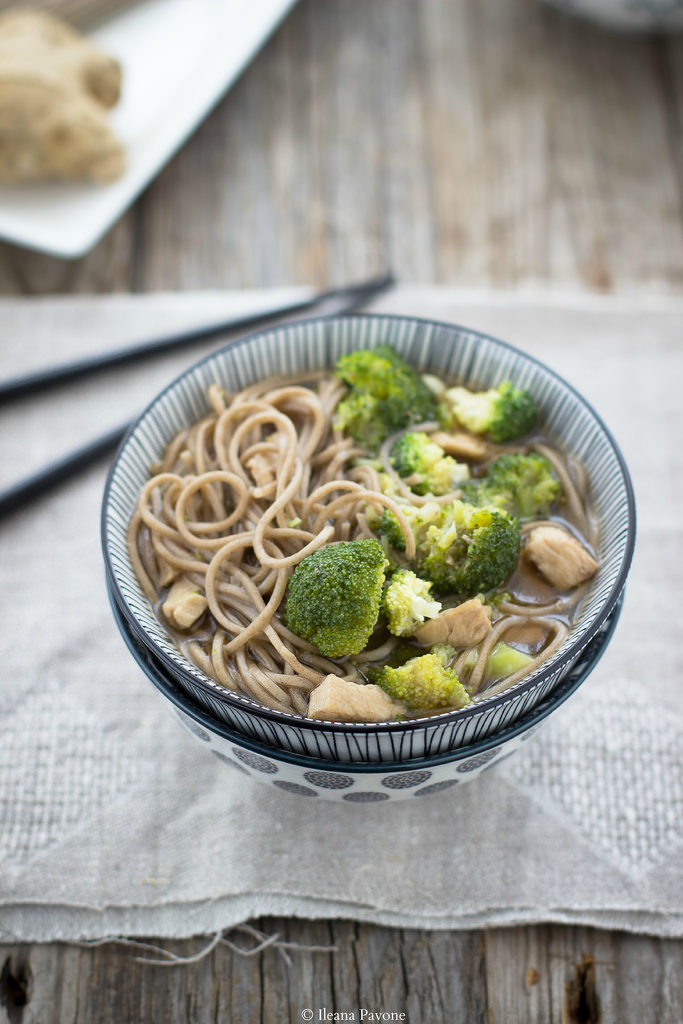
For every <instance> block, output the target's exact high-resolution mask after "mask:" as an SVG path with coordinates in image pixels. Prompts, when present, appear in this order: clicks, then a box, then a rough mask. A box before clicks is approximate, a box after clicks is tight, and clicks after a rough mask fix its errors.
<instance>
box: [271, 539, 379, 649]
mask: <svg viewBox="0 0 683 1024" xmlns="http://www.w3.org/2000/svg"><path fill="white" fill-rule="evenodd" d="M386 564H387V562H386V558H385V556H384V551H383V550H382V545H381V544H380V543H379V541H377V540H375V539H374V538H372V539H368V538H364V539H362V540H352V541H348V542H346V543H343V542H342V543H339V544H328V545H327V546H326V547H323V548H320V549H319V550H318V551H314V552H313V554H311V555H307V557H306V558H303V559H302V560H301V561H300V562H299V564H298V565H297V567H296V569H295V570H294V572H293V573H292V576H291V579H290V580H289V585H288V591H287V602H286V605H285V612H284V620H285V624H286V625H287V626H288V628H289V629H291V630H292V632H293V633H296V634H297V636H300V637H303V638H304V639H305V640H310V641H311V643H314V644H315V646H316V647H317V648H318V650H319V651H320V652H321V653H322V654H324V655H326V656H327V657H329V658H341V657H343V656H344V655H347V654H358V652H359V651H362V650H363V648H364V647H365V645H366V644H367V642H368V640H369V638H370V634H371V633H372V631H373V629H374V628H375V624H376V622H377V619H378V618H379V609H380V603H381V600H382V588H383V584H384V569H385V566H386Z"/></svg>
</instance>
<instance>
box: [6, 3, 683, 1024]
mask: <svg viewBox="0 0 683 1024" xmlns="http://www.w3.org/2000/svg"><path fill="white" fill-rule="evenodd" d="M387 264H390V265H391V266H392V267H393V268H394V269H395V271H396V272H397V274H398V275H399V277H400V278H401V279H402V280H404V281H423V282H436V283H444V284H453V285H456V284H457V285H467V286H474V287H480V286H481V287H488V286H494V287H501V286H502V287H506V288H517V287H526V286H530V285H533V286H540V287H542V288H543V287H548V288H560V289H580V290H584V291H593V292H595V291H598V292H624V293H627V294H633V293H634V292H636V293H643V292H664V293H668V294H681V292H682V291H683V37H666V36H662V37H656V38H655V37H652V38H647V37H620V36H615V35H609V34H607V33H604V32H601V31H598V30H595V29H593V28H591V27H590V26H588V25H586V24H584V23H582V22H580V21H575V20H572V19H571V18H569V17H566V16H564V15H562V14H560V13H557V12H555V11H552V10H550V9H548V8H545V7H544V6H543V5H541V4H537V3H534V2H530V0H485V2H484V0H480V2H474V0H424V2H421V3H416V2H414V0H393V2H392V3H389V2H388V0H300V3H299V4H298V5H297V7H296V8H295V9H294V10H293V11H292V13H291V15H290V16H289V17H288V18H287V20H286V21H285V23H284V24H283V25H282V27H281V28H280V29H279V30H278V31H277V33H276V34H275V35H274V37H273V38H272V39H271V40H270V42H269V43H268V44H267V46H266V47H265V49H264V50H263V51H262V52H261V54H260V55H259V56H258V57H257V58H256V60H255V61H254V62H253V64H252V65H251V66H250V68H249V69H248V70H247V71H246V73H245V74H244V75H243V77H242V78H241V79H240V81H239V82H238V83H237V84H236V85H235V87H234V88H233V89H232V90H231V92H230V93H229V94H228V95H227V96H226V97H225V98H224V99H223V100H222V101H221V102H220V103H219V104H218V105H217V107H216V109H215V110H214V111H213V112H212V113H211V115H210V116H209V117H208V118H207V120H206V121H205V123H204V124H203V125H202V126H201V127H200V128H199V130H198V131H197V132H196V134H195V135H194V137H193V138H192V139H191V140H190V141H189V142H188V143H187V145H186V146H185V147H184V148H183V149H182V151H181V152H180V153H179V154H178V155H177V156H176V157H175V158H174V159H172V160H171V162H170V163H169V165H168V166H167V167H166V168H165V169H164V170H163V172H162V173H161V174H160V175H159V177H158V178H157V180H156V181H154V182H153V183H152V184H151V185H150V187H149V188H148V189H147V191H146V192H145V194H144V195H143V196H142V197H141V198H140V199H139V201H138V202H137V203H136V204H135V206H134V207H133V208H132V209H131V210H129V211H128V212H127V213H126V214H125V215H124V216H123V217H122V218H121V220H120V221H119V222H118V223H117V224H116V225H115V226H114V227H113V228H112V230H111V231H110V232H109V233H108V234H107V236H106V237H105V238H104V239H103V240H102V242H101V243H100V244H99V245H98V246H97V247H96V248H95V249H94V250H93V251H92V252H91V253H90V254H89V255H88V256H86V257H85V258H83V259H80V260H76V261H73V262H69V261H61V260H57V259H53V258H51V257H48V256H43V255H38V254H35V253H31V252H28V251H25V250H21V249H19V248H16V247H13V246H10V245H7V244H0V294H5V295H9V294H23V295H38V294H45V293H64V294H75V293H93V292H95V293H107V292H115V291H150V290H172V289H189V288H220V287H231V288H232V287H242V286H258V287H261V286H270V285H280V284H294V283H304V282H305V283H311V284H314V285H317V286H324V285H328V284H333V283H340V282H343V281H345V280H348V279H358V278H361V277H364V276H366V275H370V274H372V273H374V272H376V271H378V270H381V269H383V268H384V267H385V266H386V265H387ZM577 884H578V881H577ZM255 925H256V926H257V927H258V928H259V929H260V930H261V931H262V933H263V934H264V935H265V936H272V935H275V934H278V935H279V936H280V939H281V941H282V942H285V943H293V944H295V945H298V946H300V947H308V946H311V945H317V946H334V947H335V950H334V951H333V952H332V951H323V952H321V951H318V952H316V951H311V950H307V949H305V948H300V949H297V948H294V947H293V946H286V947H282V946H280V947H277V946H269V947H268V948H266V949H264V950H263V951H262V952H259V953H256V954H255V955H252V956H247V955H244V954H243V953H237V952H235V951H234V950H232V949H231V948H229V947H228V946H227V945H225V944H221V945H219V946H217V947H216V948H215V949H214V950H213V951H212V952H211V953H210V954H208V955H206V956H205V957H204V958H202V959H200V960H199V961H198V962H196V963H193V964H186V965H182V966H163V967H161V966H151V965H149V964H143V963H139V962H138V961H137V960H136V956H137V955H150V954H149V953H144V954H143V953H142V952H140V951H137V952H136V951H135V950H133V949H131V947H128V946H125V945H117V944H109V945H102V946H97V947H93V948H82V947H78V946H73V945H66V944H59V943H56V944H49V945H42V946H41V945H35V946H30V947H29V946H22V945H15V946H12V945H9V944H8V945H5V946H1V947H0V1024H29V1022H31V1024H39V1022H40V1024H52V1022H62V1021H64V1022H67V1021H68V1022H70V1024H93V1022H96V1024H121V1022H129V1021H130V1022H137V1021H153V1022H154V1024H162V1022H166V1021H168V1022H176V1021H187V1022H188V1024H204V1022H209V1021H211V1022H227V1021H235V1022H251V1021H266V1022H270V1021H274V1022H280V1021H292V1022H294V1021H302V1020H304V1019H306V1018H305V1017H304V1016H303V1015H302V1012H303V1011H304V1010H307V1009H312V1010H313V1014H314V1016H313V1018H312V1019H313V1020H315V1021H318V1020H323V1019H334V1017H327V1018H326V1017H325V1016H324V1015H323V1016H321V1014H324V1013H325V1012H327V1013H332V1014H334V1013H336V1014H338V1015H341V1014H342V1013H346V1014H347V1017H346V1019H356V1020H359V1019H361V1017H360V1011H361V1010H362V1009H364V1010H365V1011H366V1012H373V1013H394V1014H396V1015H399V1014H404V1016H403V1017H400V1016H397V1017H395V1018H394V1019H403V1020H408V1021H410V1022H412V1024H417V1022H422V1021H424V1022H425V1024H427V1022H428V1024H437V1022H441V1021H443V1022H454V1024H460V1022H462V1024H477V1022H482V1024H484V1022H485V1024H499V1022H501V1024H502V1022H505V1024H515V1022H530V1024H536V1022H538V1024H541V1022H543V1024H598V1022H610V1021H614V1022H618V1024H647V1022H653V1024H680V1022H681V1021H683V943H681V942H675V941H668V940H657V939H654V938H650V937H647V936H634V935H628V934H626V933H618V932H602V931H595V930H590V929H583V928H578V927H571V928H570V927H560V926H552V927H551V926H544V925H538V926H535V927H523V928H511V929H506V930H489V931H472V932H423V931H405V930H400V929H389V928H381V927H375V926H371V925H362V924H357V923H350V922H343V921H324V922H310V921H299V920H265V921H259V922H255ZM231 938H232V939H234V941H235V942H236V943H242V944H243V945H245V946H249V945H251V946H252V947H253V945H254V944H255V940H254V939H253V937H249V936H246V935H244V934H240V933H234V934H233V935H232V936H231ZM209 939H210V937H208V938H207V937H203V938H197V939H192V940H188V941H185V942H176V943H170V942H169V943H163V945H164V946H166V947H167V948H169V949H172V950H174V951H175V952H176V953H177V954H178V955H182V956H185V957H187V956H194V955H196V954H198V953H200V952H201V951H202V950H203V949H204V948H205V947H206V945H207V943H208V941H209ZM149 941H150V942H152V943H154V942H155V941H156V944H159V940H154V939H150V940H149ZM351 1013H353V1014H354V1017H350V1016H348V1015H349V1014H351ZM337 1019H344V1018H343V1017H341V1016H338V1018H337ZM364 1019H366V1020H370V1019H372V1018H370V1017H367V1016H366V1017H365V1018H364ZM375 1019H378V1018H375Z"/></svg>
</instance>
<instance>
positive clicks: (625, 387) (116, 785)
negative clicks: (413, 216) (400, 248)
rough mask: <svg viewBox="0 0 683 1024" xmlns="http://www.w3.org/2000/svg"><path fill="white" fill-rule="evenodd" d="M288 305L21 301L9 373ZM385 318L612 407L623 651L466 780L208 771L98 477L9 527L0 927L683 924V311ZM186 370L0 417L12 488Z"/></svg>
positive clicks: (133, 374) (9, 303)
mask: <svg viewBox="0 0 683 1024" xmlns="http://www.w3.org/2000/svg"><path fill="white" fill-rule="evenodd" d="M272 297H273V298H275V299H276V300H277V299H279V300H284V299H286V298H288V297H289V298H291V293H283V292H280V293H279V294H278V295H274V296H272ZM270 298H271V296H270V295H269V294H268V293H266V294H265V295H264V294H263V293H262V294H260V295H256V296H253V295H251V296H249V295H246V296H245V295H242V296H236V295H234V294H229V293H225V294H216V293H213V294H208V293H206V294H185V295H176V296H163V295H162V296H148V297H111V298H87V299H44V300H30V301H29V300H19V301H15V300H5V301H2V302H0V322H1V323H2V335H3V341H2V350H1V352H0V374H1V375H2V376H3V377H6V376H9V375H10V374H15V373H18V372H20V371H25V370H27V369H28V368H29V367H35V366H39V365H41V364H46V363H49V362H54V360H55V359H56V358H58V357H59V358H63V359H67V358H70V357H73V356H75V355H77V354H79V353H81V352H84V351H88V350H93V349H102V350H104V349H107V348H110V347H112V346H113V345H114V344H123V343H128V342H131V341H133V340H136V339H142V338H144V337H145V336H149V335H151V334H157V333H158V332H160V331H163V330H165V329H173V330H176V329H179V328H180V327H181V326H182V325H183V324H189V323H196V322H202V321H206V320H210V319H212V318H213V317H217V316H221V315H223V314H226V313H228V312H229V311H231V310H233V309H236V308H237V304H239V303H242V307H241V308H242V309H244V308H245V307H244V304H245V303H254V302H257V301H261V302H263V301H268V300H269V299H270ZM375 308H377V309H380V308H381V309H383V310H387V311H392V312H400V313H406V314H413V313H414V314H417V315H423V316H428V317H433V318H435V319H443V320H450V321H455V322H461V323H465V324H467V325H469V326H471V327H474V328H480V329H484V330H490V331H491V333H494V334H496V335H498V336H500V337H504V338H506V339H508V340H510V341H512V342H513V343H516V344H517V345H518V346H520V347H522V348H525V349H527V350H528V351H530V352H532V353H533V354H534V355H536V356H538V357H539V358H541V359H543V360H544V361H546V362H547V363H548V364H549V365H550V366H552V367H553V368H555V369H556V370H557V371H559V372H560V373H562V374H563V375H564V376H566V377H567V378H568V380H569V381H571V382H572V383H573V384H574V385H576V386H577V387H578V388H579V389H580V390H581V391H582V392H583V393H584V394H585V395H586V397H587V398H588V399H589V400H590V401H591V402H592V403H593V404H594V406H595V407H596V408H597V409H598V410H599V412H600V414H601V415H602V416H603V418H604V420H605V421H606V423H607V424H608V426H609V427H610V428H611V429H612V431H613V433H614V434H615V436H616V439H617V441H618V443H619V444H620V446H621V447H622V449H623V452H624V455H625V457H626V459H627V461H628V463H629V466H630V468H631V471H632V475H633V480H634V484H635V489H636V495H637V500H638V515H639V523H638V541H637V546H636V555H635V559H634V564H633V569H632V573H631V578H630V581H629V585H628V588H627V595H626V601H625V606H624V610H623V614H622V618H621V622H620V624H619V626H618V628H617V631H616V634H615V637H614V639H613V641H612V644H611V646H610V648H609V649H608V651H607V653H606V654H605V655H604V657H603V659H602V661H601V662H600V664H599V666H598V668H597V669H596V670H595V672H594V674H593V675H592V676H591V677H590V679H589V680H588V681H587V682H586V684H585V685H584V686H583V687H582V689H581V690H580V691H579V692H578V693H577V694H575V695H574V696H573V697H572V698H571V699H570V700H569V701H568V702H567V703H566V704H565V705H564V706H563V707H562V708H561V709H560V710H559V711H558V712H557V713H556V715H555V716H554V718H553V720H552V721H551V722H550V723H548V725H547V726H546V728H545V729H544V730H542V731H541V732H540V734H539V736H538V737H536V738H535V739H534V740H533V741H531V742H529V743H528V744H525V745H524V749H523V750H522V751H521V752H520V753H518V754H517V755H516V756H515V757H514V758H510V759H509V760H507V761H505V762H504V763H503V764H501V766H500V767H499V768H496V769H494V770H493V771H491V772H487V773H486V774H484V775H483V776H482V777H481V778H480V779H478V780H476V781H474V782H472V783H471V784H469V785H466V786H459V787H457V788H456V789H455V790H450V791H447V792H445V793H443V794H440V795H434V796H432V797H430V798H428V799H425V800H423V801H419V802H418V801H416V802H415V803H413V802H410V801H407V802H402V803H395V804H394V803H390V804H387V805H385V806H377V805H373V806H372V809H371V811H370V810H369V809H368V807H367V806H366V805H348V806H347V805H344V804H341V803H338V804H332V803H330V804H325V803H321V802H320V801H316V802H315V803H316V806H315V807H311V806H310V804H309V802H308V801H305V800H302V799H300V798H298V797H296V796H292V795H290V794H288V793H283V792H282V791H276V790H275V789H268V788H267V787H265V786H263V785H262V784H259V783H257V782H252V781H251V780H245V779H244V778H242V777H241V776H240V777H235V776H234V775H233V774H232V773H231V772H230V770H229V769H227V768H226V767H225V766H224V765H222V764H221V763H220V762H218V761H217V760H216V759H215V758H212V757H209V756H208V755H207V754H206V753H205V752H204V751H203V750H202V749H200V747H199V745H198V744H197V743H196V741H195V740H193V739H192V738H191V737H190V736H188V735H187V734H186V733H185V732H184V731H183V730H182V729H181V728H180V727H179V725H178V723H177V721H176V720H175V719H174V718H173V717H172V716H171V715H170V714H168V713H167V711H166V710H165V709H164V707H163V706H162V703H161V702H160V699H159V697H158V696H157V694H156V693H155V692H154V690H153V689H152V687H151V686H150V684H149V683H148V682H147V681H146V680H145V678H144V676H143V675H142V673H141V672H140V670H139V669H138V668H137V666H136V665H135V664H134V662H133V661H132V659H131V657H130V656H129V654H128V652H127V650H126V649H125V647H124V644H123V642H122V640H121V638H120V637H119V635H118V633H117V630H116V627H115V626H114V623H113V620H112V616H111V613H110V611H109V608H108V604H107V598H106V595H105V589H104V572H103V565H102V558H101V554H100V546H99V511H100V501H101V494H102V487H103V483H104V478H105V470H106V467H105V466H104V465H101V466H98V467H96V468H94V469H92V470H91V471H89V472H87V473H86V474H84V475H83V476H82V477H81V478H80V479H78V480H75V481H73V482H72V483H70V484H69V485H68V486H65V487H64V488H63V489H61V490H59V491H57V492H55V493H54V494H53V495H52V496H50V497H49V498H46V499H44V500H42V501H41V502H39V503H38V504H36V505H35V506H33V507H31V509H30V510H27V511H26V512H25V513H24V514H22V515H17V516H14V517H12V518H11V519H7V520H5V521H3V522H0V562H1V573H2V588H1V590H0V595H1V596H0V603H1V604H2V617H1V621H2V639H1V640H0V644H1V648H0V938H2V939H7V940H21V939H23V940H27V941H35V940H48V939H75V938H83V937H90V938H97V937H102V936H106V935H157V936H169V937H170V936H186V935H191V934H198V933H209V932H213V931H216V930H218V929H221V928H225V927H228V926H230V925H233V924H235V923H238V922H240V921H243V920H245V919H247V918H249V917H252V916H255V915H260V914H277V915H281V914H282V915H301V916H307V917H313V918H315V917H333V916H341V917H349V918H356V919H359V920H363V921H374V922H380V923H386V924H393V925H401V926H408V927H444V928H460V927H480V926H488V925H506V924H516V923H520V922H538V921H557V922H568V923H582V924H587V925H595V926H604V927H609V928H623V929H627V930H631V931H642V932H647V933H651V934H656V935H670V936H680V935H683V885H682V884H681V883H682V879H681V863H682V862H683V861H682V857H681V853H682V841H683V772H682V770H681V768H682V758H683V755H682V751H683V743H682V742H681V739H682V737H683V706H682V705H683V696H682V687H681V683H682V680H681V674H682V667H683V662H682V660H681V641H680V636H681V626H680V622H679V621H678V619H677V618H676V614H675V613H676V609H677V608H678V606H679V605H680V592H681V582H680V579H681V568H682V567H683V566H682V563H683V558H682V554H683V544H682V539H683V527H682V526H681V522H682V519H681V514H680V510H681V508H682V507H683V444H682V443H681V440H682V438H683V412H682V409H683V402H682V401H681V394H682V393H683V387H682V385H683V346H682V344H681V326H682V324H683V318H682V314H683V303H681V302H678V301H675V300H671V301H665V300H662V301H657V300H654V299H653V300H648V299H644V300H642V301H641V302H640V303H631V302H628V301H626V300H620V299H595V300H590V299H579V298H565V299H562V298H552V297H543V296H536V297H533V296H530V297H525V296H523V295H516V296H515V295H504V294H490V293H489V294H471V293H463V292H456V291H449V290H443V289H442V290H438V289H429V288H420V289H417V288H416V289H410V288H403V289H400V290H398V291H396V292H394V293H392V294H389V295H387V296H385V297H383V298H382V300H381V301H380V302H378V303H377V304H376V307H375ZM208 347H209V346H207V345H203V346H201V347H198V348H197V350H196V354H197V355H199V354H200V353H201V352H203V351H206V350H207V348H208ZM193 358H194V354H188V353H185V354H179V355H176V356H174V357H172V358H171V357H169V358H166V359H163V360H160V361H157V362H153V363H149V364H144V365H140V366H138V367H137V368H135V369H130V368H129V369H120V370H117V371H115V372H112V373H110V374H108V375H107V376H105V377H101V378H98V379H97V380H96V381H90V382H86V381H83V382H81V383H79V384H78V385H76V384H74V385H72V386H70V387H68V388H66V389H63V390H61V391H59V392H55V393H53V394H50V395H46V396H45V397H44V398H43V399H41V400H32V401H26V402H22V403H19V404H16V405H13V406H9V407H7V408H6V409H4V410H2V411H0V438H1V444H2V454H1V457H0V474H1V481H0V484H7V483H9V482H10V481H11V480H12V479H15V478H16V477H18V476H20V475H22V474H25V473H27V472H29V471H30V470H31V469H33V468H37V466H38V465H40V464H42V463H44V462H45V461H46V460H47V459H48V458H54V457H56V456H57V455H59V454H61V453H63V452H65V451H67V450H69V449H70V448H71V447H73V446H75V445H77V444H81V443H83V441H84V439H86V438H89V437H92V436H95V435H98V434H100V433H104V432H105V431H106V430H107V429H108V428H110V427H112V426H114V425H116V424H118V423H119V422H122V421H123V420H125V419H126V418H127V417H129V416H131V415H132V414H133V413H135V412H136V411H137V410H138V409H140V408H141V406H142V405H143V404H144V403H145V402H146V401H147V400H148V399H149V398H151V397H152V396H153V394H154V393H155V392H156V391H157V390H158V389H159V388H160V387H161V386H162V384H164V383H165V382H166V381H167V380H168V378H169V377H170V376H171V375H172V374H175V373H176V372H177V371H178V370H180V369H181V368H182V367H183V366H185V365H186V364H187V363H189V362H190V361H191V360H192V359H193Z"/></svg>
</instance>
